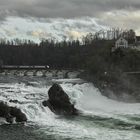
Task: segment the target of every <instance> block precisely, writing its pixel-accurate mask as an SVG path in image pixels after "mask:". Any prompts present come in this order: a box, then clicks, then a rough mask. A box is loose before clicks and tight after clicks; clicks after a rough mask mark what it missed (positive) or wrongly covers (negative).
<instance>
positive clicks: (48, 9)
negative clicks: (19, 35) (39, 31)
mask: <svg viewBox="0 0 140 140" xmlns="http://www.w3.org/2000/svg"><path fill="white" fill-rule="evenodd" d="M139 8H140V1H139V0H1V1H0V9H1V10H0V19H1V20H2V19H3V18H4V17H7V16H8V15H9V16H11V15H15V16H20V17H25V16H28V17H37V18H48V17H50V18H56V17H62V18H74V17H83V16H94V17H98V16H99V15H101V14H102V13H104V12H109V11H112V10H122V9H125V10H129V9H133V10H136V9H139Z"/></svg>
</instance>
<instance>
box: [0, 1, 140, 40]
mask: <svg viewBox="0 0 140 140" xmlns="http://www.w3.org/2000/svg"><path fill="white" fill-rule="evenodd" d="M116 27H119V28H123V29H134V30H135V31H136V33H137V34H138V35H140V0H0V38H8V39H12V38H17V37H18V38H21V39H23V38H25V39H31V40H34V41H36V42H39V41H40V40H41V39H44V38H45V39H46V38H53V39H56V40H62V39H66V38H67V39H77V38H81V37H82V36H84V35H86V34H87V33H89V32H91V33H94V32H96V31H100V30H105V29H108V28H116Z"/></svg>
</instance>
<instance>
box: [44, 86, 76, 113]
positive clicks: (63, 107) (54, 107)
mask: <svg viewBox="0 0 140 140" xmlns="http://www.w3.org/2000/svg"><path fill="white" fill-rule="evenodd" d="M48 96H49V100H48V101H44V102H43V103H42V104H43V105H44V106H48V107H49V108H50V110H51V111H52V112H54V113H56V114H62V115H78V110H77V109H76V108H75V107H74V105H73V104H72V103H71V102H70V98H69V96H68V95H67V94H66V93H65V91H64V90H63V89H62V87H61V86H60V85H58V84H54V85H53V86H52V87H51V88H50V89H49V91H48Z"/></svg>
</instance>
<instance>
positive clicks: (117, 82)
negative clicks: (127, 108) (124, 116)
mask: <svg viewBox="0 0 140 140" xmlns="http://www.w3.org/2000/svg"><path fill="white" fill-rule="evenodd" d="M81 78H83V79H84V80H87V81H89V82H92V83H93V84H94V85H95V87H97V88H98V89H99V90H100V92H101V93H102V95H104V96H106V97H108V98H111V99H114V100H118V101H123V102H129V103H130V102H131V103H134V102H135V103H136V102H138V103H139V102H140V87H139V83H140V75H127V74H125V73H121V72H114V73H111V72H105V73H104V74H96V75H95V74H93V73H89V72H84V73H82V74H81Z"/></svg>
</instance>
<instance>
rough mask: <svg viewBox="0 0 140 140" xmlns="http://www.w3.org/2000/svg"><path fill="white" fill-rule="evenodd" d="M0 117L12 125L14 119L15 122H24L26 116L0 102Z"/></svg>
mask: <svg viewBox="0 0 140 140" xmlns="http://www.w3.org/2000/svg"><path fill="white" fill-rule="evenodd" d="M0 117H3V118H5V119H6V121H7V122H9V123H13V121H14V118H15V120H16V122H26V121H27V117H26V115H25V114H24V113H23V112H22V111H21V110H20V109H18V108H16V107H10V106H8V105H7V104H5V103H3V102H0Z"/></svg>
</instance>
